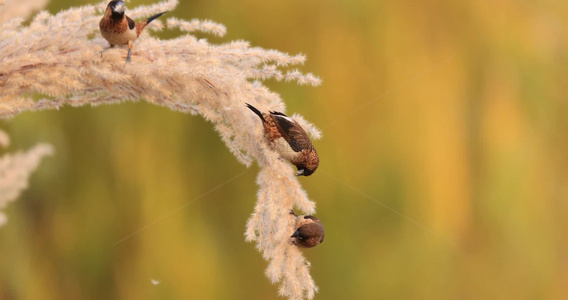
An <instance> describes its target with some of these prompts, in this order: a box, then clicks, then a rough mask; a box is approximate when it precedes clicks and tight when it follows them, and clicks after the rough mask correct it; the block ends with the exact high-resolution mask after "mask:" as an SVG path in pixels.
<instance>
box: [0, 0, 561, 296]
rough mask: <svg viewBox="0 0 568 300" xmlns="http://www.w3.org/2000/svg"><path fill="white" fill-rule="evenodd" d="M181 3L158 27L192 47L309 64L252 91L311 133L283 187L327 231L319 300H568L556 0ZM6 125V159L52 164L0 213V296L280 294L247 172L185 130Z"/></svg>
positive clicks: (119, 115)
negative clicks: (228, 45)
mask: <svg viewBox="0 0 568 300" xmlns="http://www.w3.org/2000/svg"><path fill="white" fill-rule="evenodd" d="M181 2H182V3H181V4H180V5H179V7H178V8H177V9H176V10H175V11H173V12H172V13H171V14H170V16H172V15H173V16H176V17H179V18H185V19H191V18H207V19H212V20H214V21H217V22H220V23H223V24H225V25H226V26H227V28H228V34H227V36H226V37H224V38H216V37H212V36H207V35H199V36H200V37H207V38H208V39H209V40H210V41H211V42H213V43H224V42H228V41H230V40H234V39H244V40H249V41H251V43H252V45H254V46H260V47H264V48H274V49H278V50H282V51H285V52H289V53H292V54H296V53H300V52H302V53H305V54H306V55H307V57H308V61H307V63H306V65H305V66H303V67H301V70H303V71H305V72H313V73H314V74H316V75H318V76H320V77H321V78H322V79H323V84H322V85H321V86H320V87H316V88H314V87H301V86H297V85H295V84H287V83H277V82H274V81H269V82H267V85H268V86H270V87H271V88H272V89H273V90H275V91H277V92H279V93H281V95H282V96H283V98H284V99H285V101H286V103H287V105H288V112H290V113H292V112H299V113H301V114H302V115H304V116H305V117H306V118H307V119H308V120H309V121H311V122H313V123H314V124H316V125H317V126H319V128H321V129H322V130H323V136H324V138H323V139H322V140H319V141H316V142H315V144H316V147H317V149H318V152H319V153H320V156H321V165H320V169H319V170H318V172H316V173H315V175H313V176H311V177H309V178H301V179H300V181H301V182H302V184H303V185H304V187H305V189H306V190H307V191H308V194H309V195H310V197H311V198H312V199H314V200H315V201H316V202H317V208H318V213H317V216H318V217H319V218H320V219H322V220H323V222H324V225H325V229H326V233H327V234H326V240H325V243H324V244H322V245H321V246H318V247H317V248H313V249H307V250H305V255H306V256H307V257H308V259H309V261H311V263H312V275H313V277H314V279H315V281H316V283H317V284H318V286H319V287H320V292H319V293H318V294H317V295H316V299H568V238H567V237H568V233H567V231H568V230H567V229H568V203H567V199H568V91H567V89H566V87H567V86H568V43H567V41H568V31H567V28H568V21H567V20H568V19H567V18H566V16H567V15H568V2H566V1H560V0H558V1H512V0H503V1H497V2H495V1H474V0H470V1H442V0H441V1H345V0H343V1H339V0H325V1H324V0H314V1H300V0H287V1H279V0H278V1H257V0H255V1H252V0H241V1H231V0H215V1H183V0H182V1H181ZM83 3H84V2H81V1H63V0H51V2H50V3H49V5H48V7H47V9H48V10H50V11H51V12H57V11H59V10H61V9H64V8H68V7H70V6H75V5H79V4H83ZM149 3H152V2H151V1H134V0H133V1H131V2H130V3H129V4H128V6H129V7H133V6H136V5H138V4H149ZM175 34H177V33H176V32H165V33H163V34H162V37H165V38H171V37H174V36H175ZM1 126H2V128H4V129H5V130H6V131H7V132H8V133H9V134H10V135H11V138H12V140H13V143H12V146H11V147H10V148H9V149H8V150H7V151H9V152H13V151H14V150H15V149H24V148H28V147H30V146H31V145H33V144H35V143H36V142H40V141H44V142H49V143H52V144H53V145H54V146H55V148H56V154H55V156H53V157H50V158H46V159H45V160H44V161H43V162H42V164H41V166H40V168H39V170H38V171H37V172H36V173H35V174H34V175H33V177H32V179H31V183H30V185H31V188H30V189H28V190H27V191H26V192H25V193H24V194H23V195H22V196H21V197H20V199H19V200H18V201H16V202H14V203H13V204H11V205H9V206H8V208H7V210H6V212H7V214H8V218H9V222H8V224H7V225H6V226H5V227H3V228H1V229H0V299H277V298H278V297H277V287H275V286H272V285H271V284H270V282H269V280H268V279H267V278H266V277H265V276H264V269H265V267H266V262H265V261H263V259H262V257H261V255H260V254H259V253H257V251H256V250H255V247H254V244H249V243H246V242H245V241H244V237H243V232H244V228H245V224H246V220H247V218H248V216H249V215H250V213H251V212H252V210H253V206H254V202H255V195H256V185H255V177H256V172H257V170H258V167H257V166H253V167H251V168H250V169H249V170H247V169H246V168H245V167H244V166H243V165H241V164H239V163H238V162H237V160H236V159H235V158H234V157H232V155H231V154H230V153H229V151H227V149H226V147H225V146H224V145H223V143H222V142H221V141H220V138H218V136H217V134H216V133H215V132H214V131H213V130H212V126H211V125H210V124H209V123H207V122H205V121H204V120H203V119H201V118H200V117H192V116H190V115H185V114H181V113H177V112H172V111H169V110H167V109H165V108H160V107H156V106H152V105H150V104H146V103H127V104H122V105H113V106H104V107H97V108H91V107H84V108H69V107H66V108H63V109H61V110H60V111H46V112H39V113H24V114H22V115H19V116H18V117H16V118H14V119H13V120H11V121H10V122H5V121H2V123H1ZM243 172H245V173H243ZM235 176H237V177H236V178H235ZM230 179H233V180H232V181H230V182H228V183H226V181H228V180H230ZM222 183H226V184H225V185H223V186H222V187H220V188H218V189H216V190H214V191H212V192H210V193H207V192H209V191H210V190H211V189H212V188H215V187H217V186H218V185H220V184H222ZM204 193H207V194H205V195H204ZM139 229H142V230H141V231H139V232H138V233H137V234H135V235H132V236H130V237H129V238H128V239H126V240H123V241H121V242H120V243H118V244H115V243H116V242H117V241H119V240H121V239H122V238H124V237H128V236H129V235H130V234H131V233H133V232H136V231H137V230H139ZM151 279H155V280H159V281H161V283H160V284H159V285H153V284H152V283H151V282H150V281H151Z"/></svg>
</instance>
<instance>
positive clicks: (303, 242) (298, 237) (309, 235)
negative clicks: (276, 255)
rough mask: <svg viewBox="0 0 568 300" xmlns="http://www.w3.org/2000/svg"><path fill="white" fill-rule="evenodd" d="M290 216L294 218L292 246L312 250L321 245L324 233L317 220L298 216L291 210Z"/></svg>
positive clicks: (311, 217) (312, 217)
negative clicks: (294, 228) (294, 226)
mask: <svg viewBox="0 0 568 300" xmlns="http://www.w3.org/2000/svg"><path fill="white" fill-rule="evenodd" d="M290 214H292V215H294V216H295V217H296V231H294V234H292V236H291V238H292V244H294V245H296V246H298V247H302V248H312V247H315V246H317V245H319V244H321V243H323V238H324V236H325V232H324V231H323V225H322V224H321V221H320V220H319V219H318V218H316V217H314V216H298V215H296V213H295V212H294V211H293V210H292V211H290Z"/></svg>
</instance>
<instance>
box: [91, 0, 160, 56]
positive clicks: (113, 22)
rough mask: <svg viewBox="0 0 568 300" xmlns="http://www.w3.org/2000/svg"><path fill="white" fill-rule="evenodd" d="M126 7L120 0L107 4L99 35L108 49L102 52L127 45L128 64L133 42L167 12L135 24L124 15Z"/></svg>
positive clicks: (113, 0)
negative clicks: (107, 45)
mask: <svg viewBox="0 0 568 300" xmlns="http://www.w3.org/2000/svg"><path fill="white" fill-rule="evenodd" d="M125 10H126V7H125V6H124V2H123V1H121V0H112V1H110V2H109V3H108V5H107V7H106V10H105V14H104V16H103V17H102V19H101V21H100V22H99V29H100V31H101V35H102V36H103V37H104V38H105V39H106V40H107V41H108V42H109V44H110V47H109V48H107V49H105V50H103V51H102V52H101V55H102V53H103V52H104V51H106V50H108V49H110V48H114V46H116V45H119V46H122V45H128V55H127V56H126V62H130V54H131V52H132V47H133V42H134V41H135V40H136V39H137V38H138V37H139V36H140V33H142V30H144V28H145V27H146V25H148V24H150V22H152V21H154V20H155V19H156V18H158V17H160V16H161V15H163V14H165V13H166V12H167V11H164V12H161V13H159V14H155V15H153V16H151V17H149V18H148V19H146V20H144V21H140V22H138V23H135V22H134V21H133V20H132V19H131V18H129V17H128V16H127V15H125V14H124V11H125Z"/></svg>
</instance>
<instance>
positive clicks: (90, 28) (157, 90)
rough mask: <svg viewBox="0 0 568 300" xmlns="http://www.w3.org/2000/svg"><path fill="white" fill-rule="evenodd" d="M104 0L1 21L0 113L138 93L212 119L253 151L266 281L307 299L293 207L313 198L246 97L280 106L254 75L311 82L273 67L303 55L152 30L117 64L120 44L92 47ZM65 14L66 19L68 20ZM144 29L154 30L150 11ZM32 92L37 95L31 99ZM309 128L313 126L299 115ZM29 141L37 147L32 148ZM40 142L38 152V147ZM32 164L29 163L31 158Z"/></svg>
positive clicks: (154, 8) (228, 137)
mask: <svg viewBox="0 0 568 300" xmlns="http://www.w3.org/2000/svg"><path fill="white" fill-rule="evenodd" d="M176 5H177V0H169V1H163V2H159V3H157V4H154V5H149V6H139V7H136V8H129V10H128V14H129V15H130V16H131V17H132V18H133V19H135V20H136V19H140V18H143V17H148V16H150V15H153V14H155V13H158V12H161V11H164V10H170V11H171V10H173V9H174V8H175V7H176ZM105 7H106V2H103V3H100V4H98V5H86V6H82V7H77V8H72V9H69V10H66V11H63V12H60V13H58V14H56V15H51V14H49V13H47V12H41V13H39V14H38V15H36V16H35V17H34V19H33V20H32V22H31V23H30V24H29V25H28V26H24V25H22V19H12V20H9V21H7V22H5V23H3V24H0V27H1V28H0V61H2V68H0V117H4V118H9V117H12V116H14V115H17V114H19V113H21V112H24V111H35V110H43V109H57V108H59V107H61V106H63V105H71V106H82V105H87V104H88V105H93V106H96V105H100V104H111V103H118V102H123V101H139V100H140V99H144V100H146V101H148V102H150V103H153V104H156V105H160V106H166V107H169V108H171V109H172V110H176V111H182V112H189V113H192V114H199V115H201V116H203V117H204V118H205V119H207V120H208V121H210V122H211V123H213V125H214V127H215V130H216V131H217V132H219V134H220V136H221V138H222V140H223V141H224V142H225V144H226V145H227V147H228V148H229V149H230V151H231V152H232V153H233V154H234V155H235V157H236V158H237V159H238V160H239V161H240V162H242V163H243V164H245V165H247V166H250V165H251V163H252V162H253V161H254V160H256V161H257V162H258V164H259V165H260V167H261V171H260V174H259V175H258V180H257V183H258V186H259V192H258V201H257V204H256V207H255V210H254V213H253V214H252V216H251V218H250V220H249V222H248V224H247V230H246V238H247V240H249V241H256V242H257V246H258V249H259V250H260V251H261V252H262V254H263V257H264V258H265V259H267V260H268V262H269V266H268V269H267V271H266V274H267V276H268V277H269V278H270V280H271V281H272V282H280V283H281V286H280V294H281V295H283V296H286V297H289V298H290V299H302V298H308V299H311V298H312V297H313V295H314V293H315V291H316V290H317V288H316V286H315V284H314V282H313V280H312V278H311V277H310V274H309V272H308V267H309V263H308V262H307V261H306V260H305V259H304V257H303V256H302V253H301V252H300V251H299V250H298V249H297V248H295V247H294V246H291V245H290V243H289V236H290V235H291V234H292V233H293V218H292V216H291V215H289V211H290V209H291V208H292V207H296V208H297V209H299V210H302V211H303V212H304V213H306V214H312V213H314V207H315V205H314V203H313V202H312V201H310V200H309V199H308V197H307V194H306V192H305V191H304V190H303V189H302V188H301V186H300V184H299V182H298V180H297V179H296V177H295V176H294V170H293V168H292V167H291V166H290V165H289V164H287V163H284V162H281V161H280V160H279V159H278V157H277V155H276V154H275V153H274V152H273V151H271V150H270V149H268V148H267V146H266V143H265V141H264V137H263V132H262V128H261V127H262V126H261V123H260V122H259V120H258V117H257V116H256V115H254V114H253V113H252V112H251V111H250V110H248V109H247V107H246V106H245V102H248V103H250V104H252V105H254V106H256V107H258V108H259V109H261V110H263V111H267V110H278V111H283V112H284V108H285V105H284V103H283V102H282V100H281V99H280V96H279V95H278V94H276V93H274V92H271V91H270V90H268V89H267V88H266V87H265V86H263V85H262V83H261V81H262V80H266V79H275V80H279V81H281V80H285V81H292V82H297V83H298V84H307V85H318V84H319V83H320V80H319V78H317V77H316V76H314V75H312V74H303V73H301V72H300V71H298V70H292V71H287V70H282V68H285V67H289V66H292V65H298V64H302V63H303V62H304V61H305V57H304V56H303V55H295V56H290V55H288V54H286V53H282V52H278V51H275V50H265V49H262V48H257V47H250V46H249V44H248V43H247V42H243V41H235V42H230V43H227V44H224V45H212V44H209V43H208V42H207V41H205V40H198V39H196V38H195V37H193V36H192V35H189V34H187V35H183V36H181V37H178V38H174V39H170V40H160V39H158V38H155V37H151V36H150V34H148V33H145V34H144V36H142V37H141V38H140V39H138V40H137V41H136V42H135V47H134V50H133V52H132V63H129V64H126V65H125V64H124V59H125V56H126V52H127V51H126V49H124V48H114V49H111V50H108V51H106V52H104V54H103V55H101V50H103V49H104V48H105V47H107V46H108V43H107V42H106V41H105V40H104V39H102V38H101V36H100V34H99V29H98V23H99V20H100V18H101V15H102V13H103V11H104V9H105ZM69 24H73V26H69ZM165 26H166V28H178V29H180V30H182V31H186V32H192V31H196V30H200V31H204V32H209V33H213V34H216V35H219V36H222V35H223V34H224V33H225V31H226V30H225V27H224V26H223V25H220V24H216V23H213V22H211V21H196V20H192V21H184V20H178V19H176V18H169V19H167V20H166V22H165ZM149 28H150V29H152V30H161V29H162V28H164V26H163V23H162V22H160V21H159V20H156V21H155V22H153V23H151V24H150V26H149ZM31 95H42V96H43V98H42V99H41V100H39V101H34V99H32V97H31ZM297 118H299V119H300V120H301V121H300V122H301V124H302V125H303V126H305V128H306V130H307V131H308V132H309V133H310V134H311V135H312V136H314V137H318V136H319V131H318V130H317V129H316V128H315V127H314V126H313V125H311V124H309V123H308V122H306V121H305V120H304V119H303V118H301V117H300V116H297ZM34 149H36V148H34ZM39 149H44V150H43V152H42V151H40V150H35V151H36V152H33V153H35V154H36V157H37V156H38V153H39V154H45V153H46V149H47V148H39ZM37 151H39V152H37ZM30 165H31V164H30Z"/></svg>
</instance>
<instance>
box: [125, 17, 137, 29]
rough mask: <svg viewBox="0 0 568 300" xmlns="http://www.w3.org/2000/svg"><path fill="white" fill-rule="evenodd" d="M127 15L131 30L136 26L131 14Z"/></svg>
mask: <svg viewBox="0 0 568 300" xmlns="http://www.w3.org/2000/svg"><path fill="white" fill-rule="evenodd" d="M125 17H126V21H128V28H130V30H132V29H134V27H136V24H135V23H134V20H132V19H131V18H130V17H129V16H125Z"/></svg>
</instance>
